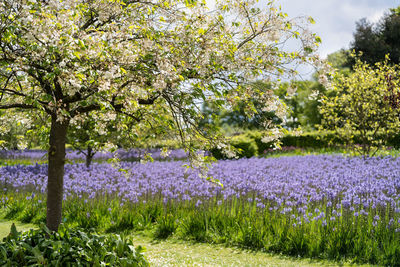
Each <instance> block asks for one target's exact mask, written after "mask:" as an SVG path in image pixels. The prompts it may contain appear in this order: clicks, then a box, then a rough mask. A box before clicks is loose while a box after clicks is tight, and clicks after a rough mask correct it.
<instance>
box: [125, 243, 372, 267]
mask: <svg viewBox="0 0 400 267" xmlns="http://www.w3.org/2000/svg"><path fill="white" fill-rule="evenodd" d="M132 238H133V241H134V244H135V245H142V246H145V247H146V252H145V254H146V257H147V259H148V260H149V262H150V264H151V266H210V267H211V266H243V267H244V266H265V267H272V266H274V267H275V266H276V267H297V266H299V267H305V266H309V267H312V266H373V265H354V264H349V263H336V262H330V261H325V260H324V261H320V260H312V259H295V258H292V257H286V256H278V255H271V254H268V253H264V252H261V251H257V252H254V251H250V250H243V249H239V248H229V247H225V246H222V245H210V244H205V243H192V242H187V241H181V240H176V239H174V238H170V239H167V240H154V239H152V238H150V237H146V236H141V235H134V236H132Z"/></svg>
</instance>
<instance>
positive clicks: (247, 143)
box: [210, 134, 258, 159]
mask: <svg viewBox="0 0 400 267" xmlns="http://www.w3.org/2000/svg"><path fill="white" fill-rule="evenodd" d="M229 143H230V145H231V146H232V147H233V148H234V149H236V155H237V156H238V157H239V158H244V157H246V158H251V157H254V156H257V155H258V147H257V143H256V142H255V139H253V138H251V137H250V136H248V135H247V134H241V135H237V136H233V137H232V138H231V140H230V142H229ZM210 152H211V154H212V155H213V156H214V157H215V158H216V159H226V158H227V157H226V156H225V155H224V153H222V151H221V149H219V148H213V149H211V150H210Z"/></svg>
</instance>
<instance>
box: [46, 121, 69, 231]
mask: <svg viewBox="0 0 400 267" xmlns="http://www.w3.org/2000/svg"><path fill="white" fill-rule="evenodd" d="M67 130H68V122H65V121H64V122H60V121H57V118H56V116H52V119H51V128H50V142H49V143H50V148H49V155H48V157H49V170H48V178H47V220H46V222H47V223H46V224H47V227H48V228H49V229H50V230H52V231H57V230H58V226H59V225H60V223H61V212H62V200H63V187H64V165H65V144H66V141H67Z"/></svg>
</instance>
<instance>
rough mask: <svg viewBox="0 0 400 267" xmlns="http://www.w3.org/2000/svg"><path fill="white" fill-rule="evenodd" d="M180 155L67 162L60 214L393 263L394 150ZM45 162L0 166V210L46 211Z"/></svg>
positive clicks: (396, 252)
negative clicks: (383, 153)
mask: <svg viewBox="0 0 400 267" xmlns="http://www.w3.org/2000/svg"><path fill="white" fill-rule="evenodd" d="M185 163H186V162H184V161H155V162H151V163H147V164H141V163H139V162H123V161H122V162H121V163H120V164H119V165H118V166H113V165H110V164H108V163H94V164H93V165H92V166H91V167H90V168H87V167H86V166H85V165H84V164H67V165H66V169H65V180H64V184H65V192H64V196H65V199H64V200H65V201H64V214H63V217H64V223H66V224H69V225H71V226H80V227H85V228H92V227H94V228H98V229H103V230H105V231H109V232H118V231H125V230H130V231H131V230H135V231H142V230H149V231H151V232H152V233H153V235H154V236H155V237H158V238H166V237H168V236H170V235H175V236H177V237H181V238H184V239H193V240H197V241H201V242H213V243H226V244H229V245H238V246H242V247H246V248H251V249H261V250H265V251H270V252H278V253H284V254H288V255H294V256H299V255H300V256H307V257H318V258H330V259H335V260H350V261H354V262H369V263H378V264H383V265H390V266H399V264H400V200H399V199H400V158H392V157H385V158H368V159H366V160H364V159H362V158H357V157H343V156H331V155H329V156H328V155H310V156H295V157H279V158H250V159H245V158H243V159H239V160H221V161H219V162H217V163H216V164H214V166H213V167H212V168H210V170H209V175H210V176H212V177H213V178H214V179H218V180H219V181H220V182H221V183H222V184H223V186H222V187H221V186H220V185H218V184H216V183H212V182H210V181H207V180H206V179H202V178H199V177H198V171H196V170H194V169H187V168H185V167H184V166H183V165H184V164H185ZM46 179H47V165H45V164H42V165H39V164H36V165H30V166H29V165H13V166H5V167H1V168H0V189H1V190H2V192H3V193H2V195H0V210H1V211H3V214H4V216H5V217H6V218H18V219H20V220H22V221H26V222H39V221H43V220H44V219H45V217H44V216H45V191H46Z"/></svg>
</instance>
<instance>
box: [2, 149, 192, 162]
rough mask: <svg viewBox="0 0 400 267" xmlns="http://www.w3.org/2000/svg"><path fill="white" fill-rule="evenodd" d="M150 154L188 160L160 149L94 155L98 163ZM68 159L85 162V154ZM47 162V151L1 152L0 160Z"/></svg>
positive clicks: (69, 153) (176, 152)
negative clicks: (166, 153)
mask: <svg viewBox="0 0 400 267" xmlns="http://www.w3.org/2000/svg"><path fill="white" fill-rule="evenodd" d="M146 154H149V155H150V156H151V157H152V158H153V159H155V160H177V159H185V158H187V153H186V152H185V151H184V150H183V149H174V150H170V151H169V154H168V156H164V155H163V154H162V150H161V149H158V148H152V149H129V150H125V149H117V151H115V152H113V153H111V152H103V151H99V152H97V153H95V154H94V156H93V159H94V160H97V161H105V160H107V159H111V158H113V157H115V156H117V157H118V158H119V159H121V160H125V161H138V160H140V159H143V158H144V156H145V155H146ZM66 158H67V159H68V160H71V161H83V160H85V154H83V153H82V152H80V151H78V150H67V153H66ZM1 159H4V160H18V159H20V160H24V159H25V160H47V151H45V150H32V149H31V150H0V160H1Z"/></svg>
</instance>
